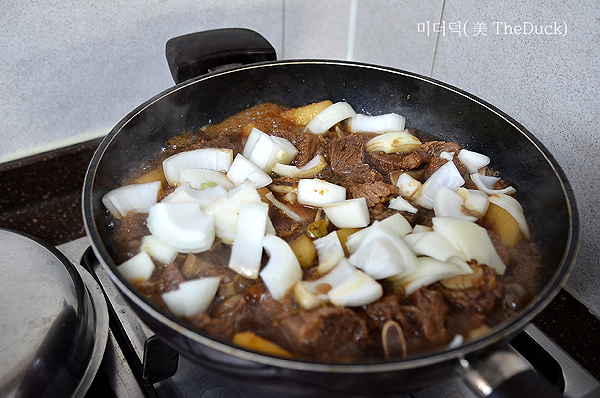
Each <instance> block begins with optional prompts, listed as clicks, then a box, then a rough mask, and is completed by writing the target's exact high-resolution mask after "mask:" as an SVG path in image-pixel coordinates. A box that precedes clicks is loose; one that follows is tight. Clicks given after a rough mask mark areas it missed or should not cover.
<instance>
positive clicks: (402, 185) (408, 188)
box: [396, 173, 423, 198]
mask: <svg viewBox="0 0 600 398" xmlns="http://www.w3.org/2000/svg"><path fill="white" fill-rule="evenodd" d="M396 186H397V187H398V189H399V190H400V196H402V197H403V198H417V197H418V194H419V192H420V190H421V187H422V186H423V184H421V183H420V182H419V181H417V180H416V179H415V178H413V177H412V176H411V175H410V174H408V173H402V174H400V176H399V177H398V181H396Z"/></svg>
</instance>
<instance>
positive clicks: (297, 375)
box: [83, 29, 579, 397]
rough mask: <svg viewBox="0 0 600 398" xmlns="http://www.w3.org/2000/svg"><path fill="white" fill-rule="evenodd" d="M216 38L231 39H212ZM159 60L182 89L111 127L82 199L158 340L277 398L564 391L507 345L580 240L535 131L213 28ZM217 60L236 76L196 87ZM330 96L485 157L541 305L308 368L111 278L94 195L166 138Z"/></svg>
mask: <svg viewBox="0 0 600 398" xmlns="http://www.w3.org/2000/svg"><path fill="white" fill-rule="evenodd" d="M207 37H208V38H209V40H208V42H209V43H211V44H210V46H209V47H210V48H208V47H206V46H199V47H198V43H199V42H198V40H200V42H202V41H203V40H205V39H206V38H207ZM215 37H217V38H221V39H222V38H225V39H224V40H223V41H221V42H218V40H216V39H215ZM232 37H233V38H234V39H235V40H240V37H241V40H242V42H243V45H242V47H243V51H241V54H242V55H240V52H239V51H230V49H226V50H225V51H222V47H223V46H231V44H232V43H231V42H230V41H229V39H231V38H232ZM219 40H220V39H219ZM256 40H258V41H256ZM204 43H206V41H204ZM233 47H235V43H233ZM182 48H183V49H184V50H186V49H187V51H189V52H186V51H183V52H182V51H181V49H182ZM198 48H199V49H200V50H198ZM207 48H208V51H205V50H206V49H207ZM211 53H212V54H213V55H210V54H211ZM186 54H187V55H186ZM207 54H208V55H207ZM214 54H216V55H214ZM167 56H168V58H169V63H170V65H171V70H172V73H173V75H174V78H175V80H176V81H179V80H184V81H182V82H181V83H179V84H177V85H176V86H174V87H172V88H169V89H168V90H165V91H164V92H162V93H160V94H158V95H157V96H155V97H153V98H151V99H150V100H148V101H146V102H145V103H143V104H142V105H140V106H139V107H138V108H136V109H135V110H134V111H132V112H131V113H130V114H129V115H127V116H125V118H124V119H123V120H121V121H120V122H119V123H118V124H117V125H116V126H115V127H114V128H113V129H112V131H111V132H110V133H109V134H108V135H107V136H106V138H105V139H104V140H103V141H102V143H101V144H100V146H99V148H98V150H97V151H96V153H95V155H94V157H93V159H92V161H91V163H90V166H89V169H88V172H87V175H86V178H85V184H84V190H83V211H84V221H85V227H86V230H87V233H88V235H89V237H90V238H91V241H92V247H93V249H94V252H95V253H96V256H97V257H98V258H99V260H100V262H101V263H102V264H103V265H104V266H105V268H106V269H107V270H108V272H109V273H110V275H111V277H112V280H113V281H114V283H115V284H116V285H117V287H118V288H119V289H120V290H121V292H122V293H123V294H124V296H125V297H126V298H127V299H128V301H129V302H130V304H131V306H132V308H133V309H134V310H135V312H136V313H137V314H138V315H139V316H140V317H141V318H142V319H143V320H144V322H146V323H147V324H148V326H150V327H151V328H152V329H153V330H154V331H155V332H156V333H157V335H159V336H160V337H161V338H162V339H164V340H165V341H166V342H167V343H168V344H170V345H171V346H173V347H175V348H176V349H177V350H178V351H179V352H181V353H182V354H184V355H186V356H187V357H189V358H191V359H193V360H195V361H197V362H198V363H200V364H202V365H204V366H205V367H206V368H208V369H211V370H213V371H215V372H217V373H219V374H221V375H224V376H228V377H231V378H233V379H235V380H237V381H238V382H242V383H246V384H248V385H251V386H254V387H257V388H261V389H262V390H266V391H270V392H277V393H281V394H283V395H285V396H293V395H298V396H301V395H304V396H335V395H342V396H350V395H357V396H358V395H363V396H365V395H378V396H380V395H382V394H385V393H391V392H399V391H410V390H415V389H419V388H423V387H426V386H428V385H431V384H434V383H439V382H441V381H443V380H444V379H446V378H448V377H453V376H455V375H456V372H457V371H458V372H460V374H462V375H463V376H464V377H465V379H466V380H467V381H470V383H471V384H476V385H480V386H482V385H483V386H484V384H482V382H481V380H479V381H477V380H476V379H477V377H479V376H482V379H487V382H488V384H489V385H490V388H491V390H490V391H493V392H492V394H496V395H491V396H496V397H500V396H515V395H514V391H512V392H511V390H510V388H513V387H514V386H515V385H516V386H517V389H516V391H519V392H520V393H522V394H524V395H523V396H528V397H532V396H535V394H534V393H537V394H542V395H540V396H544V397H551V396H553V395H551V394H558V393H557V392H555V391H551V390H544V388H545V387H544V386H545V385H544V384H543V380H538V381H533V382H532V381H531V380H530V379H529V378H530V377H534V376H535V374H534V372H533V371H532V370H530V369H526V370H525V371H522V370H524V369H525V368H523V367H522V364H523V363H522V362H521V361H520V360H519V358H518V357H516V356H515V355H514V353H513V352H510V350H509V348H508V347H509V346H508V341H510V339H511V338H512V337H514V336H515V335H516V334H517V333H518V332H520V331H521V330H522V328H523V327H524V326H525V325H526V324H527V323H529V322H530V321H531V320H532V319H533V318H534V317H535V315H537V314H538V313H539V312H540V311H541V310H542V309H543V308H544V307H545V306H546V305H547V304H548V303H549V302H550V301H551V300H552V298H553V297H554V296H555V295H556V293H557V292H558V290H559V289H560V287H561V285H562V284H563V282H564V281H565V280H566V278H567V276H568V274H569V271H570V269H571V267H572V265H573V263H574V260H575V256H576V251H577V246H578V240H579V215H578V211H577V207H576V202H575V197H574V195H573V191H572V189H571V186H570V184H569V182H568V181H567V179H566V177H565V174H564V172H563V170H562V169H561V168H560V166H559V165H558V164H557V162H556V161H555V159H554V158H553V156H552V155H551V154H550V153H549V152H548V150H547V149H546V148H545V147H544V146H543V145H542V144H541V143H540V142H539V141H538V140H537V139H536V138H535V137H533V135H532V134H531V133H530V132H528V131H527V130H526V129H525V128H524V127H523V126H521V125H520V124H519V123H517V122H516V121H514V120H513V119H512V118H511V117H509V116H507V115H506V114H504V113H503V112H501V111H500V110H498V109H496V108H495V107H493V106H492V105H490V104H488V103H486V102H484V101H482V100H481V99H479V98H477V97H475V96H473V95H471V94H468V93H466V92H464V91H462V90H460V89H458V88H455V87H452V86H450V85H448V84H445V83H442V82H439V81H436V80H434V79H431V78H428V77H424V76H420V75H417V74H414V73H409V72H405V71H401V70H397V69H392V68H387V67H381V66H375V65H367V64H362V63H355V62H344V61H324V60H291V61H269V60H270V59H272V58H274V51H272V47H270V45H268V43H267V44H266V45H265V43H264V39H263V38H262V37H261V36H259V35H258V34H256V33H255V32H252V31H247V30H239V29H238V30H218V31H210V32H203V33H200V34H197V35H192V36H186V37H181V38H177V39H174V40H172V41H170V42H169V43H168V45H167ZM253 57H256V58H258V60H260V61H263V62H260V63H257V64H251V65H243V64H247V63H248V62H251V61H254V60H255V59H253ZM182 59H183V60H184V61H181V60H182ZM199 59H200V61H198V60H199ZM205 61H206V62H205ZM264 61H266V62H264ZM207 62H208V66H207V65H206V63H207ZM224 63H235V64H241V65H238V66H237V67H236V68H234V69H229V70H223V71H220V72H211V73H208V74H205V75H202V76H199V77H193V78H192V76H194V75H196V74H198V73H205V72H206V71H207V70H208V69H211V68H214V67H216V66H218V65H221V64H224ZM187 78H189V80H185V79H187ZM324 99H330V100H332V101H333V102H336V101H347V102H349V103H350V104H351V105H352V106H353V107H354V108H355V109H356V110H357V112H360V113H367V114H379V113H388V112H396V113H398V114H401V115H404V116H405V117H406V119H407V126H409V127H413V128H417V129H419V130H421V131H424V132H427V133H431V134H433V135H435V136H437V137H438V138H439V139H442V140H448V141H455V142H458V143H460V144H461V145H462V146H463V147H465V148H468V149H471V150H474V151H477V152H481V153H485V154H487V155H488V156H489V157H490V158H491V159H492V163H491V165H490V166H491V168H493V169H495V170H500V171H501V172H502V176H503V178H505V179H506V180H508V181H510V182H511V183H513V184H514V186H515V187H516V188H517V190H518V192H519V199H520V201H521V202H522V204H523V207H524V208H525V211H526V213H527V214H528V215H529V216H530V220H531V223H532V226H533V229H534V231H535V237H536V239H537V240H538V241H539V243H540V244H541V246H542V249H543V270H542V275H541V279H540V282H539V289H538V292H537V296H536V297H535V299H534V300H533V301H532V302H530V303H529V304H528V305H526V306H525V307H524V308H523V309H522V310H521V311H519V312H518V314H517V315H516V316H515V317H513V318H512V319H510V320H509V321H507V322H504V323H502V324H500V325H498V326H497V327H495V328H494V329H493V330H492V331H491V332H490V333H489V334H488V335H486V336H484V337H483V338H480V339H478V340H474V341H469V342H467V343H465V344H464V345H463V346H461V347H459V348H455V349H446V350H442V351H438V352H433V353H427V354H423V355H421V356H417V357H411V358H408V359H404V360H392V361H388V360H381V361H379V362H369V363H352V364H329V363H313V362H307V361H296V360H288V359H281V358H275V357H271V356H268V355H262V354H258V353H255V352H251V351H247V350H244V349H241V348H239V347H235V346H233V345H231V344H229V343H226V342H222V341H218V340H217V339H214V338H212V337H210V336H208V335H206V334H204V333H203V332H200V331H198V330H194V329H193V328H192V327H191V326H189V325H187V324H185V323H183V322H182V321H180V320H178V319H176V318H174V317H173V316H171V315H169V314H167V313H165V312H163V311H161V310H160V309H158V308H157V307H156V306H155V305H154V304H153V303H151V302H150V301H148V300H147V299H146V298H144V297H143V296H142V295H141V294H139V293H138V292H137V291H136V289H135V288H134V287H133V286H132V285H131V284H129V283H128V282H127V281H126V280H125V279H124V278H123V277H121V275H120V274H119V273H118V272H116V271H115V267H116V265H117V264H116V263H115V261H114V260H113V259H114V255H115V250H116V249H115V246H114V244H113V242H112V241H111V238H110V228H109V226H108V224H107V222H106V210H105V208H104V206H103V205H102V203H101V198H102V196H103V195H104V194H105V193H107V192H108V191H109V190H111V189H113V188H115V187H116V186H117V185H118V183H119V178H120V176H123V175H125V173H126V172H127V171H128V170H129V169H130V168H131V167H134V166H136V165H138V164H139V163H141V162H142V161H143V160H144V159H145V158H147V157H149V156H151V155H154V154H156V152H157V150H158V148H160V147H161V145H162V144H163V143H164V142H165V140H167V139H168V138H170V137H173V136H175V135H177V134H179V133H181V132H183V131H193V130H196V129H199V128H200V127H202V126H204V125H206V124H207V123H209V122H218V121H221V120H222V119H224V118H226V117H227V116H230V115H232V114H234V113H236V112H238V111H240V110H242V109H244V108H246V107H248V106H252V105H255V104H258V103H262V102H265V101H275V102H279V103H281V104H285V105H287V106H290V107H296V106H301V105H305V104H308V103H312V102H315V101H321V100H324ZM498 358H500V359H498ZM493 363H499V364H500V367H501V368H502V369H497V368H494V366H493V365H490V364H493ZM482 364H483V365H482ZM490 366H491V367H490ZM489 374H491V375H492V377H491V379H490V377H487V376H486V375H489ZM496 376H497V377H496ZM500 376H502V377H500ZM505 379H508V381H507V382H505ZM473 380H476V381H475V382H473ZM502 383H504V384H502ZM484 387H485V386H484ZM532 389H533V391H531V390H532ZM490 391H488V393H489V392H490ZM506 394H509V395H506ZM557 396H560V394H558V395H557Z"/></svg>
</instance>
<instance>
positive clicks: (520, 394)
mask: <svg viewBox="0 0 600 398" xmlns="http://www.w3.org/2000/svg"><path fill="white" fill-rule="evenodd" d="M460 367H461V373H462V377H463V379H464V381H465V383H466V384H467V385H468V386H469V387H470V388H471V389H472V390H473V391H474V392H475V393H477V394H479V395H480V396H482V397H487V398H564V395H563V394H562V392H560V391H558V390H557V389H556V387H555V386H553V385H551V384H550V382H549V381H548V380H546V379H545V378H544V377H543V376H541V375H539V374H538V373H537V372H536V371H535V370H534V369H533V368H532V367H531V364H530V363H529V362H528V361H527V360H526V359H525V358H523V357H522V356H521V355H520V354H519V353H518V352H517V351H516V350H515V349H514V348H512V347H511V346H510V345H508V344H504V345H501V346H500V347H494V348H492V349H489V350H484V351H481V352H477V353H475V354H472V355H471V356H469V357H465V358H461V359H460Z"/></svg>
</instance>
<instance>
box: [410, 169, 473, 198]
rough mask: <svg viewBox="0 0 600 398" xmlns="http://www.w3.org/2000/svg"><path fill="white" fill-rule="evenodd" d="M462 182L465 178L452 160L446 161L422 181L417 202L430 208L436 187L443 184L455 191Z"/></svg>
mask: <svg viewBox="0 0 600 398" xmlns="http://www.w3.org/2000/svg"><path fill="white" fill-rule="evenodd" d="M464 183H465V180H464V179H463V178H462V176H461V175H460V172H459V171H458V169H457V168H456V165H455V164H454V162H446V163H444V165H443V166H441V167H440V168H439V169H437V170H436V171H435V172H434V173H433V174H432V175H431V176H429V178H428V179H427V181H425V183H423V186H422V187H421V191H420V195H418V198H417V203H418V204H420V205H421V206H423V207H425V208H426V209H432V208H433V200H434V199H435V193H436V191H437V189H438V187H440V186H445V187H448V188H450V189H451V190H452V191H456V190H457V189H458V188H460V187H461V186H462V185H463V184H464Z"/></svg>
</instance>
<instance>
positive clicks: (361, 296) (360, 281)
mask: <svg viewBox="0 0 600 398" xmlns="http://www.w3.org/2000/svg"><path fill="white" fill-rule="evenodd" d="M328 296H329V301H331V303H332V304H334V305H336V306H338V307H342V306H343V307H360V306H363V305H367V304H369V303H372V302H373V301H376V300H378V299H379V298H381V296H383V287H382V286H381V285H380V284H379V283H377V281H376V280H374V279H373V278H371V277H370V276H369V275H367V274H365V273H364V272H362V271H356V272H354V273H353V274H352V275H350V276H349V277H348V278H346V280H345V281H344V282H342V283H341V284H339V285H338V286H337V287H335V288H333V289H331V290H330V291H329V293H328Z"/></svg>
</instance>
